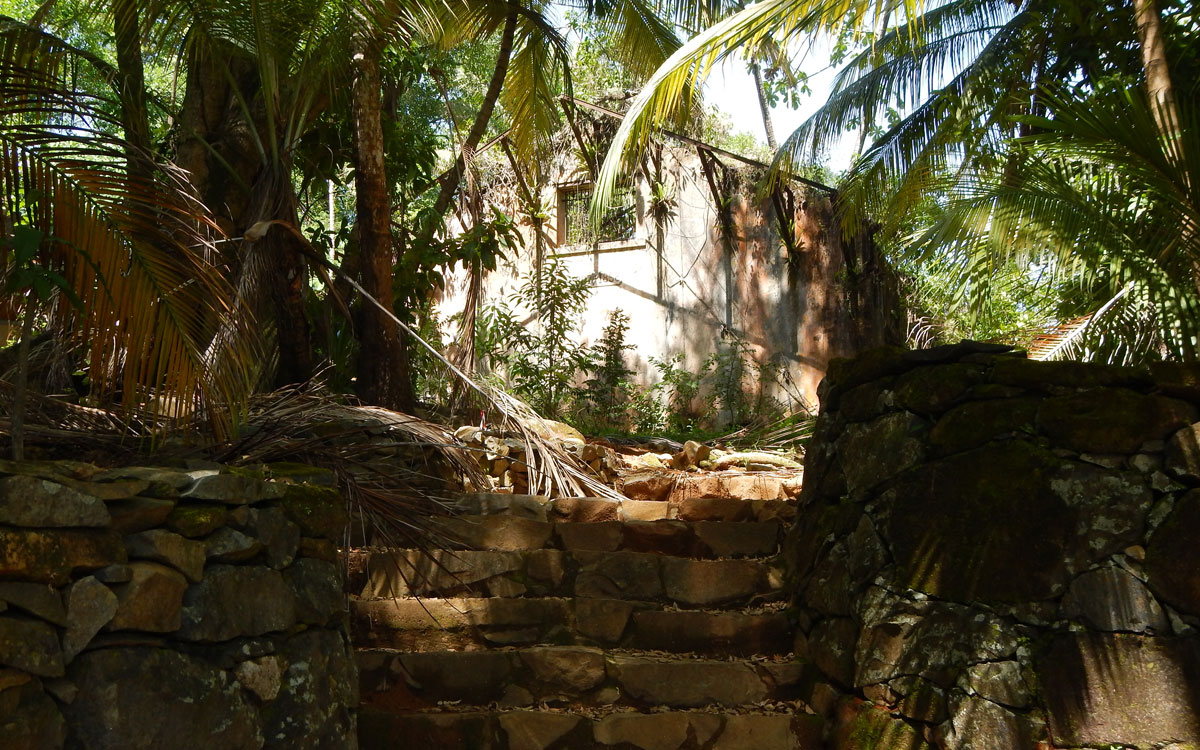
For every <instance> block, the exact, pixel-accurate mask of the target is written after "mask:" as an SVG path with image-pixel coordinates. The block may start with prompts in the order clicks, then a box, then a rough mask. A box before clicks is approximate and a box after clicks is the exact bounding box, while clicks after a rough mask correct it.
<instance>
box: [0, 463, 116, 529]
mask: <svg viewBox="0 0 1200 750" xmlns="http://www.w3.org/2000/svg"><path fill="white" fill-rule="evenodd" d="M110 521H111V517H110V516H109V515H108V510H107V509H106V508H105V507H104V501H102V500H101V499H100V498H98V497H95V496H93V495H88V494H84V493H82V492H78V491H76V490H73V489H71V488H69V487H64V486H63V485H61V484H59V483H57V482H51V481H48V480H45V479H38V478H36V477H31V476H11V477H2V478H0V524H8V525H10V526H25V527H41V528H62V527H70V526H85V527H104V526H108V524H109V522H110Z"/></svg>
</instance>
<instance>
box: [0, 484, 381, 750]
mask: <svg viewBox="0 0 1200 750" xmlns="http://www.w3.org/2000/svg"><path fill="white" fill-rule="evenodd" d="M269 473H270V474H271V476H272V478H273V481H267V480H266V479H265V478H263V477H261V476H252V475H251V473H250V472H248V470H246V469H242V470H239V473H236V474H235V473H228V472H224V471H221V470H219V469H218V468H204V469H200V470H194V471H183V470H180V471H176V470H169V469H156V468H143V467H131V468H126V469H114V470H111V471H103V470H101V469H98V468H96V467H95V466H91V465H90V464H83V463H78V462H67V461H63V462H53V463H51V462H24V463H12V462H8V461H3V462H0V747H2V748H4V750H55V749H56V748H63V747H68V748H79V749H80V750H162V749H163V748H205V750H224V749H228V750H246V749H250V748H276V749H277V750H284V749H285V748H286V749H289V750H290V749H291V748H301V747H311V748H317V747H320V748H330V749H331V750H332V749H334V748H351V747H356V746H357V741H356V738H355V737H356V727H355V717H356V711H357V703H358V677H357V669H356V667H355V663H354V657H353V653H352V651H351V649H350V643H349V637H348V631H347V617H346V602H345V596H344V594H343V593H342V574H341V572H340V568H339V566H338V557H337V549H336V547H335V540H338V539H340V538H341V536H342V533H343V530H344V528H345V525H346V513H345V509H344V506H343V501H342V500H341V498H340V496H339V495H338V493H337V491H336V490H334V489H333V487H331V486H320V484H306V483H304V482H318V483H323V484H332V482H333V476H332V474H328V473H326V472H320V471H317V470H314V469H311V468H309V467H296V466H291V465H287V466H284V465H275V466H274V467H273V468H271V469H269Z"/></svg>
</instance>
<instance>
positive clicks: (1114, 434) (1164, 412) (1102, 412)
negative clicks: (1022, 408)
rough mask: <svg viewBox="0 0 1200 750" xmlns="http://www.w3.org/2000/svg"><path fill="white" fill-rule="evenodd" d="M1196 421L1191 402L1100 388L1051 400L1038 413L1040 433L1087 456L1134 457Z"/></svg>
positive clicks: (1124, 389) (1044, 403)
mask: <svg viewBox="0 0 1200 750" xmlns="http://www.w3.org/2000/svg"><path fill="white" fill-rule="evenodd" d="M1195 419H1196V409H1195V407H1193V406H1192V405H1191V404H1188V403H1185V402H1183V401H1178V400H1176V399H1172V398H1166V397H1163V396H1143V395H1141V394H1139V393H1134V392H1133V391H1130V390H1128V389H1126V388H1096V389H1093V390H1090V391H1084V392H1082V393H1077V394H1074V395H1071V396H1060V397H1058V398H1048V399H1046V400H1045V401H1043V402H1042V404H1041V407H1040V408H1039V409H1038V417H1037V425H1038V429H1039V430H1040V431H1041V432H1043V433H1044V434H1046V435H1048V436H1049V437H1050V439H1051V440H1053V441H1055V442H1056V444H1059V445H1062V446H1063V447H1066V448H1072V449H1074V450H1078V451H1087V452H1089V453H1133V452H1134V451H1136V450H1138V448H1139V447H1140V446H1141V445H1142V443H1145V442H1147V441H1150V440H1162V439H1164V438H1166V437H1167V436H1168V435H1170V434H1171V433H1172V432H1174V431H1175V430H1178V429H1179V428H1181V427H1183V426H1185V425H1187V424H1190V423H1191V422H1192V421H1194V420H1195Z"/></svg>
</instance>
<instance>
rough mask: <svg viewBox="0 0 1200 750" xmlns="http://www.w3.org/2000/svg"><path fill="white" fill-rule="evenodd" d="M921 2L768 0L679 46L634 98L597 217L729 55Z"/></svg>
mask: <svg viewBox="0 0 1200 750" xmlns="http://www.w3.org/2000/svg"><path fill="white" fill-rule="evenodd" d="M921 5H922V3H920V2H918V1H917V0H903V2H898V1H897V0H762V1H761V2H758V3H755V4H753V5H751V6H748V7H746V8H745V9H743V10H741V11H739V12H737V13H734V14H733V15H731V16H728V17H727V18H725V20H723V21H720V22H719V23H716V24H715V25H713V26H711V27H710V28H709V29H708V30H706V31H705V32H704V33H702V34H700V35H699V36H697V37H695V38H694V39H692V40H691V41H689V42H688V43H686V44H685V45H683V46H682V47H680V48H679V49H678V50H676V51H675V53H674V54H672V55H671V57H670V58H669V59H668V60H667V61H666V62H665V63H663V64H662V66H661V67H659V69H658V70H657V71H655V73H654V75H652V76H651V77H650V79H649V80H648V81H647V82H646V85H645V86H644V87H643V88H642V91H641V93H640V94H638V96H637V97H636V98H635V99H634V100H633V103H632V104H631V105H630V108H629V111H628V112H627V114H626V117H625V119H624V121H623V122H622V123H621V127H620V128H619V129H618V130H617V134H616V137H615V138H614V139H613V142H612V145H611V146H610V148H609V151H608V155H607V156H606V157H605V159H604V165H603V167H602V168H601V170H600V175H599V177H598V179H597V180H596V190H595V192H594V194H593V201H592V214H593V217H594V220H597V221H598V220H599V218H600V217H601V216H602V215H603V212H604V210H605V208H606V207H607V206H608V204H609V202H610V201H611V200H612V196H613V192H614V190H615V189H616V186H617V181H618V175H619V174H620V173H621V172H623V171H626V170H631V169H633V168H634V167H635V166H636V164H637V163H638V161H639V160H640V158H641V153H642V151H643V150H644V149H645V147H646V144H647V143H648V142H649V139H650V136H651V134H652V133H653V132H654V131H655V130H656V129H658V128H661V127H662V126H663V125H664V124H665V123H667V122H670V121H671V119H672V117H673V116H675V115H676V114H677V113H678V112H679V110H680V108H681V107H682V106H685V105H686V104H687V103H688V102H689V98H688V97H689V93H690V92H691V91H692V90H693V89H694V87H695V86H697V85H698V84H699V83H700V82H702V81H704V80H705V79H706V78H707V76H708V75H709V74H710V73H711V72H712V70H713V69H714V68H715V67H716V66H717V65H718V64H719V63H720V62H721V61H722V60H724V59H725V58H727V57H728V56H729V55H731V54H735V53H738V52H740V51H742V50H744V49H756V48H758V47H759V46H760V45H761V43H762V42H764V41H765V40H768V39H796V38H802V36H803V35H804V34H810V33H816V32H818V31H822V30H828V29H834V28H839V27H841V26H843V25H846V24H850V25H853V26H855V27H861V26H862V25H863V24H869V23H872V22H873V21H874V20H875V18H876V17H877V16H879V15H882V14H883V13H885V12H888V11H890V10H893V9H895V8H896V7H900V6H902V7H903V8H904V9H905V10H906V11H907V13H908V16H909V17H910V18H915V17H916V11H917V10H918V8H919V7H920V6H921Z"/></svg>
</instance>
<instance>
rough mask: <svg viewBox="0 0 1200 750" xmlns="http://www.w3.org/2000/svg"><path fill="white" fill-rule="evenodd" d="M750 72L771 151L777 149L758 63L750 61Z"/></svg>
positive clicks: (777, 144) (773, 127) (769, 109)
mask: <svg viewBox="0 0 1200 750" xmlns="http://www.w3.org/2000/svg"><path fill="white" fill-rule="evenodd" d="M750 72H751V73H752V74H753V75H754V90H755V91H757V92H758V108H759V109H760V110H761V111H762V121H763V129H765V130H766V131H767V146H768V147H769V148H770V149H771V151H773V152H774V151H777V150H778V149H779V143H778V141H776V140H775V125H774V124H772V122H771V107H770V105H768V104H767V91H766V89H764V88H763V79H762V69H761V68H759V67H758V63H756V62H752V63H750Z"/></svg>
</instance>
